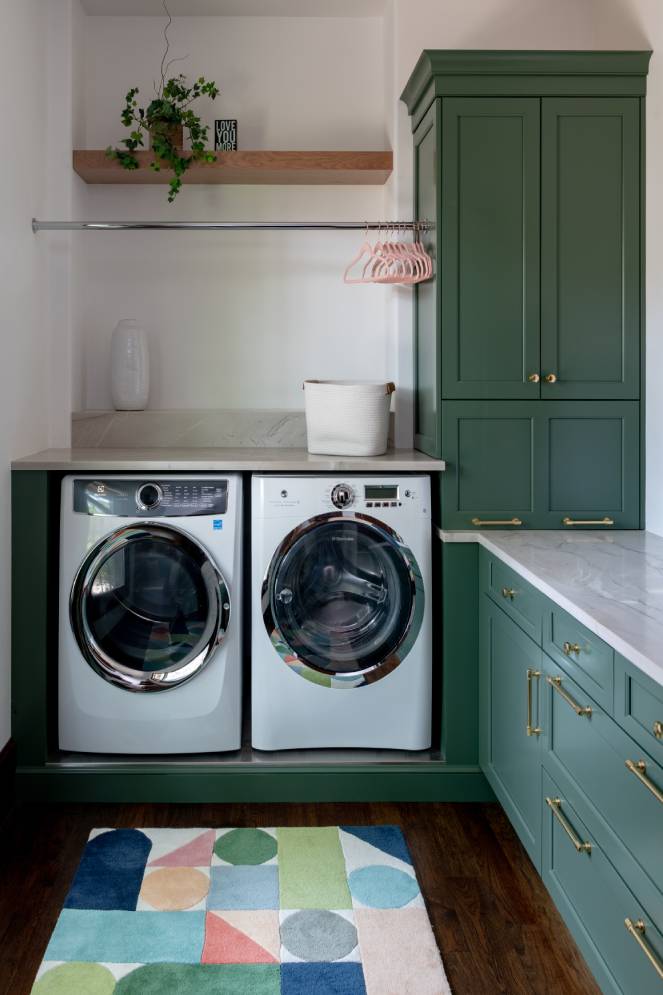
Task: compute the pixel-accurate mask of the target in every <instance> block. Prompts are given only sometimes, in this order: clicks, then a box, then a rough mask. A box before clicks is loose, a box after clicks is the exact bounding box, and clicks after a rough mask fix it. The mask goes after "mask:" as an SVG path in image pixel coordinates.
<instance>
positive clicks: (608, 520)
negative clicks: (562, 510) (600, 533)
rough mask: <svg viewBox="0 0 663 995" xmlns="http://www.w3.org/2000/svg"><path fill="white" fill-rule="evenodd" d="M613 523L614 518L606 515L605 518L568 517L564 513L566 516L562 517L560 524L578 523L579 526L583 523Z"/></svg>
mask: <svg viewBox="0 0 663 995" xmlns="http://www.w3.org/2000/svg"><path fill="white" fill-rule="evenodd" d="M614 524H615V520H614V518H608V516H607V515H606V516H605V518H569V516H568V515H566V517H565V518H563V519H562V525H579V526H580V527H581V528H582V526H583V525H614Z"/></svg>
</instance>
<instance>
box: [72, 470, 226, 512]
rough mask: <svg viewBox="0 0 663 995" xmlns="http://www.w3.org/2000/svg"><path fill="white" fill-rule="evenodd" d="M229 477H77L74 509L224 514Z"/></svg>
mask: <svg viewBox="0 0 663 995" xmlns="http://www.w3.org/2000/svg"><path fill="white" fill-rule="evenodd" d="M227 510H228V481H227V480H218V479H215V480H209V479H207V480H206V479H205V478H204V477H202V478H195V477H194V478H192V479H188V478H187V479H186V480H182V479H181V478H173V479H169V478H168V477H165V478H160V479H158V480H152V479H147V480H146V479H145V478H144V477H137V478H135V479H127V478H120V479H117V478H116V479H114V478H113V477H104V478H100V479H98V480H97V479H95V480H75V481H74V511H76V512H79V513H80V514H83V515H111V516H113V517H114V518H140V517H141V516H144V517H145V518H185V517H189V516H191V515H225V513H226V512H227Z"/></svg>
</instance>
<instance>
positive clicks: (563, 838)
mask: <svg viewBox="0 0 663 995" xmlns="http://www.w3.org/2000/svg"><path fill="white" fill-rule="evenodd" d="M543 793H544V799H545V797H546V796H547V797H549V798H559V799H560V801H561V810H562V812H563V814H564V815H565V816H566V818H567V819H568V821H569V823H570V824H571V827H572V829H573V831H574V832H575V833H576V834H577V836H578V837H579V838H580V839H581V840H582V841H583V842H588V843H591V845H592V850H591V853H586V852H583V851H580V852H578V851H577V850H576V849H575V847H574V846H573V843H572V842H571V840H570V839H569V837H568V835H567V834H566V833H565V831H564V829H563V827H562V826H561V824H560V822H559V821H558V820H557V819H556V818H555V816H554V815H553V812H552V811H551V810H550V808H549V807H548V806H547V805H546V803H545V800H544V801H543V809H544V813H543V848H542V876H543V881H544V883H545V885H546V887H547V888H548V890H549V891H550V893H551V895H552V896H553V898H554V900H555V902H556V904H557V907H558V909H559V910H560V912H561V913H562V916H563V917H564V919H565V920H566V924H567V926H568V927H569V929H570V930H571V935H572V936H573V938H574V939H575V941H576V942H577V943H578V944H579V945H580V947H581V949H582V951H583V953H584V954H585V956H586V957H587V960H588V962H589V965H590V967H591V968H592V970H593V972H594V974H595V976H596V978H597V980H598V982H599V984H600V985H601V988H602V990H603V991H604V992H606V993H608V992H609V993H614V995H632V993H636V992H637V993H638V995H654V993H660V990H661V983H660V979H659V978H658V977H657V975H656V973H655V971H654V969H653V968H652V966H651V964H650V963H649V961H648V960H647V958H646V957H645V955H644V954H643V953H642V951H641V950H640V948H639V947H638V945H637V943H636V941H635V940H634V939H633V937H631V936H630V934H629V933H628V932H627V931H626V929H625V926H624V919H625V918H626V917H627V916H628V917H629V918H631V919H632V920H637V919H640V918H642V919H643V920H644V921H645V923H646V930H647V939H648V942H649V943H650V945H651V947H652V949H653V950H654V951H655V952H656V954H657V956H658V957H659V958H661V959H662V960H663V937H662V936H661V934H660V932H659V931H658V930H657V929H656V927H655V925H654V923H653V922H652V920H651V918H650V917H649V916H648V914H647V912H646V910H645V909H644V908H643V907H642V906H641V905H640V903H639V902H638V900H637V898H636V897H635V896H634V895H633V893H632V892H631V891H630V890H629V888H627V886H626V885H625V884H624V882H623V881H622V879H621V877H620V876H619V874H618V873H617V871H616V870H615V868H614V867H613V866H612V864H611V863H610V861H609V860H608V858H607V857H606V855H605V854H604V853H603V851H602V850H601V848H600V847H599V846H598V845H597V842H596V840H595V839H594V838H593V836H592V835H591V833H590V832H589V830H588V828H587V826H586V825H585V824H584V822H583V820H582V819H581V817H580V815H579V813H578V812H577V811H576V809H574V808H573V807H572V806H571V805H570V804H569V801H568V799H567V798H566V797H565V795H564V793H563V792H562V791H560V789H559V787H558V785H557V784H556V783H555V782H554V781H553V780H552V779H551V778H550V776H549V775H548V774H547V773H545V772H544V777H543Z"/></svg>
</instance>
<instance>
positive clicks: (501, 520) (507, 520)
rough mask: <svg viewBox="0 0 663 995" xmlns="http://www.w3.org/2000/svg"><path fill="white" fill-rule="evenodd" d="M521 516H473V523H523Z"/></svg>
mask: <svg viewBox="0 0 663 995" xmlns="http://www.w3.org/2000/svg"><path fill="white" fill-rule="evenodd" d="M522 524H523V523H522V521H521V520H520V519H519V518H492V519H490V518H488V519H486V518H473V519H472V525H522Z"/></svg>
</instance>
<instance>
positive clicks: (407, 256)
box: [343, 225, 433, 285]
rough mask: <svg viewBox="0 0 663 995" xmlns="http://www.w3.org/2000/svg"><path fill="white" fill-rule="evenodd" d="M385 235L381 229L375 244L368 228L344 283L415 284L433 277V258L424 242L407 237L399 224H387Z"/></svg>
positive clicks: (346, 272)
mask: <svg viewBox="0 0 663 995" xmlns="http://www.w3.org/2000/svg"><path fill="white" fill-rule="evenodd" d="M381 235H382V233H381V231H379V230H378V240H377V242H375V243H374V244H373V245H371V243H370V242H369V241H368V229H366V241H365V242H364V244H363V245H362V247H361V248H360V250H359V252H358V253H357V255H356V256H355V258H354V259H353V260H352V262H351V263H350V264H349V265H348V267H347V269H346V270H345V273H344V274H343V282H344V283H403V284H408V285H411V284H413V283H421V281H422V280H428V279H430V277H431V276H432V275H433V260H432V259H431V257H430V255H429V254H428V253H427V252H426V250H425V249H424V247H423V245H422V244H421V242H418V241H414V242H405V241H403V239H402V235H401V229H400V228H399V226H398V225H385V237H384V238H382V237H381ZM399 236H400V237H399ZM360 267H361V268H360ZM353 274H354V275H353Z"/></svg>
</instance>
